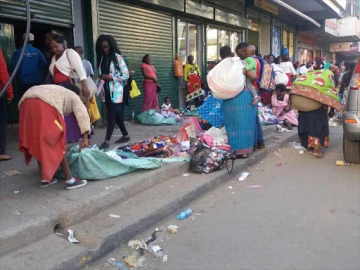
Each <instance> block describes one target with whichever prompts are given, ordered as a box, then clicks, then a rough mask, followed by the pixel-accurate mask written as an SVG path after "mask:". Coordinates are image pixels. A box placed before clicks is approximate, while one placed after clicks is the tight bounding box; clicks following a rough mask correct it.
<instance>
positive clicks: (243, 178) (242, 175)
mask: <svg viewBox="0 0 360 270" xmlns="http://www.w3.org/2000/svg"><path fill="white" fill-rule="evenodd" d="M249 175H250V173H248V172H242V173H241V176H240V178H239V181H241V182H242V181H244V180H245V179H246V178H247V177H248V176H249Z"/></svg>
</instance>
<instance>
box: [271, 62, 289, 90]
mask: <svg viewBox="0 0 360 270" xmlns="http://www.w3.org/2000/svg"><path fill="white" fill-rule="evenodd" d="M273 71H274V73H275V84H276V85H278V84H281V83H282V84H285V85H287V84H288V83H289V77H288V76H287V75H286V74H285V72H284V71H283V70H282V68H281V67H279V66H277V65H273Z"/></svg>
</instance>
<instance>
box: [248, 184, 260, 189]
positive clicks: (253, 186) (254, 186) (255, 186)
mask: <svg viewBox="0 0 360 270" xmlns="http://www.w3.org/2000/svg"><path fill="white" fill-rule="evenodd" d="M246 187H247V188H261V187H262V185H252V186H246Z"/></svg>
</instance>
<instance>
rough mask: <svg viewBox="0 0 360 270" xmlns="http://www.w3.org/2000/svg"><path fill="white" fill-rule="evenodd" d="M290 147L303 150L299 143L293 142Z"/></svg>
mask: <svg viewBox="0 0 360 270" xmlns="http://www.w3.org/2000/svg"><path fill="white" fill-rule="evenodd" d="M292 145H293V147H294V148H295V149H303V147H302V146H301V143H299V142H293V143H292Z"/></svg>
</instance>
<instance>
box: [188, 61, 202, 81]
mask: <svg viewBox="0 0 360 270" xmlns="http://www.w3.org/2000/svg"><path fill="white" fill-rule="evenodd" d="M194 61H195V58H194V56H193V55H189V57H188V63H187V64H186V65H185V67H184V80H185V82H187V81H189V74H196V75H197V76H199V77H200V68H199V66H198V65H197V64H196V63H194Z"/></svg>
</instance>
